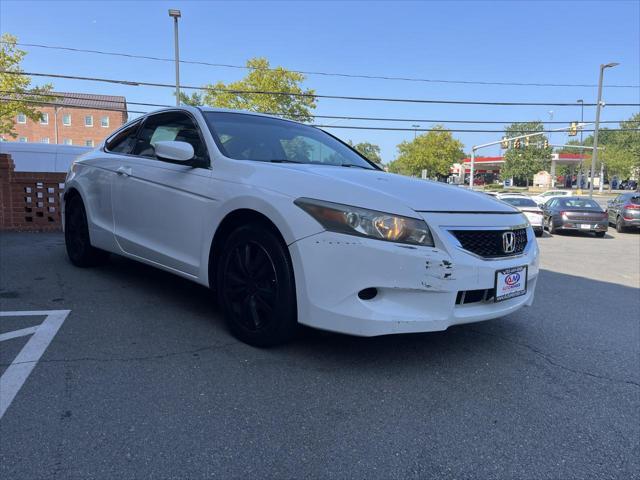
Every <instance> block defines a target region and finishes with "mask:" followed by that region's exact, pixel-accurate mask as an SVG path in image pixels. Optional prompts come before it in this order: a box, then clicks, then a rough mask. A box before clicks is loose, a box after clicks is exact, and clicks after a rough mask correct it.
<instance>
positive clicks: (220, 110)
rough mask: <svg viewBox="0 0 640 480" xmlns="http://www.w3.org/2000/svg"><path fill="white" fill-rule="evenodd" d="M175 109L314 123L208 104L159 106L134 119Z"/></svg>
mask: <svg viewBox="0 0 640 480" xmlns="http://www.w3.org/2000/svg"><path fill="white" fill-rule="evenodd" d="M175 110H183V111H186V112H190V113H195V112H198V111H199V112H202V113H204V112H218V113H237V114H242V115H253V116H255V117H267V118H273V119H276V120H282V121H284V122H292V123H297V124H300V125H306V126H309V127H312V126H313V125H307V124H304V123H302V122H297V121H295V120H290V119H288V118H282V117H278V116H277V115H270V114H267V113H260V112H251V111H249V110H234V109H231V108H217V107H207V106H195V107H194V106H191V105H180V106H177V105H176V106H175V107H165V108H159V109H158V110H153V111H152V112H147V113H145V114H144V115H141V116H140V117H136V118H135V119H134V120H137V119H139V118H142V117H145V116H148V115H154V114H156V113H162V112H171V111H175Z"/></svg>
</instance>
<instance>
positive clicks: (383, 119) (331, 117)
mask: <svg viewBox="0 0 640 480" xmlns="http://www.w3.org/2000/svg"><path fill="white" fill-rule="evenodd" d="M0 94H20V95H32V96H42V95H41V94H39V93H31V92H19V91H17V90H0ZM50 96H52V97H60V98H68V99H72V100H86V97H81V96H74V95H72V94H71V95H70V94H68V93H64V94H60V93H56V92H52V93H51V94H50ZM100 102H101V103H118V104H120V103H122V101H121V100H109V99H101V100H100ZM126 103H127V105H138V106H145V107H159V108H172V107H174V105H168V104H165V103H146V102H133V101H129V100H127V101H126ZM60 105H62V104H60ZM66 106H68V107H70V108H72V107H74V105H66ZM129 111H131V112H132V110H129ZM260 113H264V114H265V115H275V116H285V115H289V116H294V117H312V118H324V119H328V120H366V121H372V122H373V121H375V122H407V123H409V122H422V123H466V124H495V125H502V124H512V123H523V122H525V120H502V121H499V120H446V119H439V120H436V119H425V118H394V117H358V116H351V115H350V116H346V115H316V114H313V113H310V114H309V115H305V114H291V113H284V112H260ZM624 121H626V120H600V123H620V122H624ZM540 122H541V123H544V124H558V125H566V124H568V123H570V122H566V121H561V120H554V121H542V120H541V121H540ZM584 123H593V121H592V120H585V121H584Z"/></svg>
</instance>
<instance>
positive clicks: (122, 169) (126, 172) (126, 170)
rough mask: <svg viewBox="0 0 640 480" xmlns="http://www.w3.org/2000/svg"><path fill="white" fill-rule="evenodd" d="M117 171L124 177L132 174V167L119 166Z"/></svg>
mask: <svg viewBox="0 0 640 480" xmlns="http://www.w3.org/2000/svg"><path fill="white" fill-rule="evenodd" d="M116 173H117V174H118V175H122V176H124V177H128V176H130V175H131V168H129V167H118V169H117V170H116Z"/></svg>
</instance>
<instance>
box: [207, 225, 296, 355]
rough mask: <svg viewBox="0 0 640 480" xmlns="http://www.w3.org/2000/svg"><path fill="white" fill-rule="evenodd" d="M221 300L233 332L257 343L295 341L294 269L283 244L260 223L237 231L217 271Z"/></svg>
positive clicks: (231, 237) (253, 343) (247, 341)
mask: <svg viewBox="0 0 640 480" xmlns="http://www.w3.org/2000/svg"><path fill="white" fill-rule="evenodd" d="M216 284H217V292H218V302H219V304H220V306H221V308H222V311H223V313H224V316H225V319H226V321H227V324H228V326H229V329H230V330H231V333H232V334H233V335H234V336H235V337H236V338H238V339H239V340H241V341H243V342H245V343H248V344H249V345H254V346H256V347H269V346H273V345H278V344H281V343H285V342H287V341H288V340H291V339H292V338H293V337H294V335H295V333H296V331H297V326H298V319H297V306H296V291H295V281H294V277H293V267H292V265H291V259H290V258H289V254H288V251H287V250H286V246H285V245H284V244H283V242H282V241H281V240H280V238H278V236H277V235H276V234H275V233H274V232H273V231H272V230H271V229H270V228H266V227H263V226H262V225H259V224H253V225H245V226H242V227H240V228H238V229H236V230H235V231H233V232H232V233H231V234H230V235H229V237H228V239H227V240H226V242H225V243H224V246H223V248H222V253H221V256H220V260H219V262H218V271H217V272H216Z"/></svg>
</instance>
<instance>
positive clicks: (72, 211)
mask: <svg viewBox="0 0 640 480" xmlns="http://www.w3.org/2000/svg"><path fill="white" fill-rule="evenodd" d="M64 241H65V246H66V249H67V255H68V257H69V260H71V263H73V264H74V265H75V266H77V267H93V266H96V265H100V264H102V263H104V262H105V261H106V260H107V259H108V258H109V253H108V252H105V251H104V250H100V249H97V248H95V247H93V246H92V245H91V239H90V237H89V225H88V223H87V212H86V210H85V208H84V203H83V202H82V198H81V197H80V195H73V196H72V197H71V198H69V199H68V200H67V202H66V205H65V213H64Z"/></svg>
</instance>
